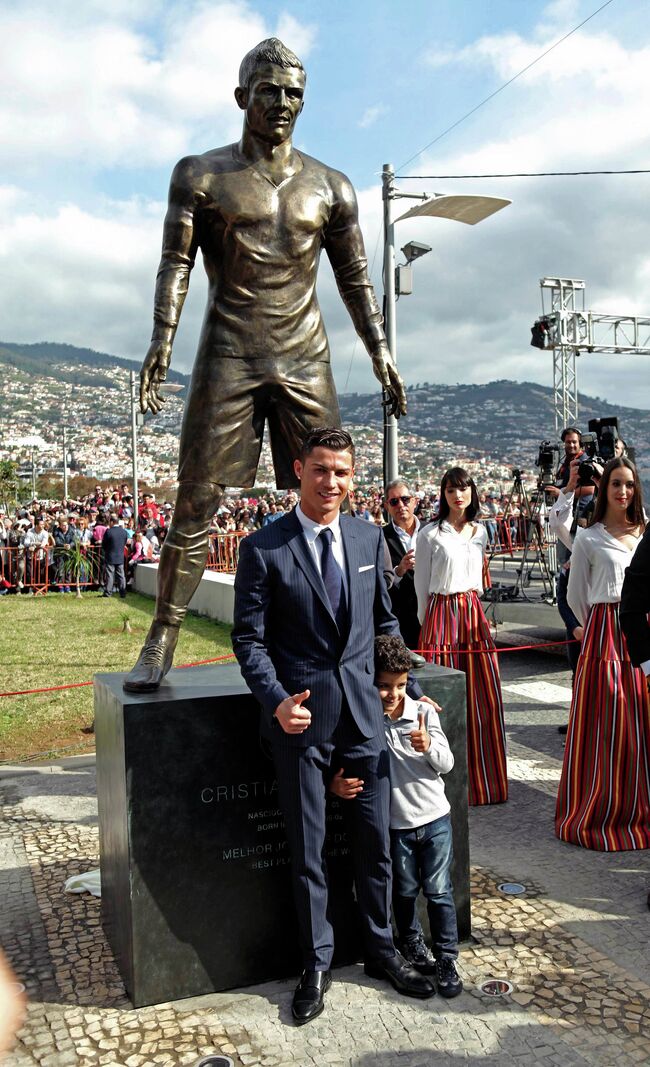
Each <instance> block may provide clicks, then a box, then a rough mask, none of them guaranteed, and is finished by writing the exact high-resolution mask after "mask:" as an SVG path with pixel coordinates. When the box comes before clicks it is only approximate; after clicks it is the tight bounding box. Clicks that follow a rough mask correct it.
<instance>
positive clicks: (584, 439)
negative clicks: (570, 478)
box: [578, 417, 619, 486]
mask: <svg viewBox="0 0 650 1067" xmlns="http://www.w3.org/2000/svg"><path fill="white" fill-rule="evenodd" d="M618 440H619V433H618V419H617V418H615V417H614V418H610V419H590V420H589V433H583V434H581V436H580V447H581V449H582V450H583V452H584V458H583V459H581V461H580V466H579V468H578V470H579V479H578V485H580V486H585V485H589V486H592V485H593V482H592V478H593V476H594V474H595V473H596V469H595V467H594V462H596V463H598V464H600V466H601V467H604V466H605V464H606V463H607V462H608V460H610V459H613V458H614V456H615V455H616V442H617V441H618Z"/></svg>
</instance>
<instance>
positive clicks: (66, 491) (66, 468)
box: [63, 426, 68, 501]
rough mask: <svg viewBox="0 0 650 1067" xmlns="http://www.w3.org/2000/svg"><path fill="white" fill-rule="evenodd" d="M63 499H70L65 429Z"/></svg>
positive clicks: (64, 430)
mask: <svg viewBox="0 0 650 1067" xmlns="http://www.w3.org/2000/svg"><path fill="white" fill-rule="evenodd" d="M63 499H64V500H66V501H67V499H68V431H67V429H66V427H65V426H64V427H63Z"/></svg>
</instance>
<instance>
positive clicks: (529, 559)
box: [488, 470, 555, 603]
mask: <svg viewBox="0 0 650 1067" xmlns="http://www.w3.org/2000/svg"><path fill="white" fill-rule="evenodd" d="M512 475H513V482H512V486H511V488H510V492H509V494H508V499H507V501H506V506H505V508H504V510H503V520H502V521H503V523H504V524H505V523H507V522H508V519H509V518H512V517H513V515H514V513H513V500H514V497H515V495H516V496H518V497H519V500H520V503H521V508H520V515H521V517H522V518H523V519H524V521H525V531H526V536H525V541H524V550H523V554H522V558H521V566H520V567H519V569H518V570H517V578H516V581H515V583H514V585H513V587H512V592H511V593H510V596H511V598H512V599H513V600H514V599H515V598H516V597H518V596H521V597H522V598H523V599H524V600H530V599H531V598H530V597H528V596H527V595H526V593H525V592H524V586H527V585H530V581H531V577H532V573H533V568H534V567H535V566H538V567H539V571H540V575H541V578H542V581H543V583H544V594H545V596H547V597H551V598H552V601H553V603H555V583H554V580H553V576H552V574H551V571H550V569H549V565H548V561H547V558H546V548H545V546H544V540H543V538H542V504H543V502H544V486H543V485H542V483H541V481H540V482H538V484H537V494H536V496H535V499H534V501H533V503H532V507H531V502H530V500H529V497H528V493H527V492H526V487H525V485H524V483H523V482H522V480H521V471H520V470H513V472H512ZM496 548H497V540H496V538H495V541H494V543H493V545H492V549H491V551H490V554H489V556H488V566H489V564H490V563H491V562H492V559H493V557H494V554H495V552H496Z"/></svg>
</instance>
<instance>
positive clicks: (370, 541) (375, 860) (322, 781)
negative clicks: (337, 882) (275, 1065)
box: [232, 513, 419, 970]
mask: <svg viewBox="0 0 650 1067" xmlns="http://www.w3.org/2000/svg"><path fill="white" fill-rule="evenodd" d="M340 522H341V537H342V540H343V545H344V550H345V560H346V569H347V587H348V594H349V595H348V617H349V618H348V621H349V628H348V632H347V633H340V632H339V630H338V628H337V625H336V622H335V621H334V617H333V615H332V610H331V607H330V604H329V601H328V598H327V594H326V592H325V587H324V585H323V582H322V579H321V576H320V574H319V573H318V569H317V567H316V565H315V563H314V560H313V557H312V556H311V554H310V552H309V549H308V548H307V544H306V542H305V538H304V536H303V534H302V529H301V526H300V523H299V521H298V519H297V518H296V516H295V514H294V513H291V514H289V515H287V516H284V517H283V518H282V519H279V520H278V521H277V522H274V523H272V524H271V525H270V526H267V527H265V528H264V529H262V530H259V531H257V532H256V533H254V534H252V535H251V536H250V537H247V538H244V540H243V541H242V544H241V550H240V558H239V566H238V568H237V576H236V578H235V625H234V629H233V634H232V639H233V649H234V652H235V655H236V656H237V659H238V661H239V664H240V666H241V669H242V674H243V676H244V678H245V680H246V682H247V684H248V686H249V688H250V690H251V692H252V693H253V695H254V696H255V697H256V698H257V700H258V701H259V702H260V704H261V706H262V712H263V714H262V730H263V733H264V734H265V736H266V737H267V738H268V739H269V740H270V742H271V746H272V751H273V757H274V760H275V765H276V771H277V776H278V791H279V795H280V803H281V805H282V808H283V811H284V814H285V824H286V829H287V836H288V839H289V847H290V849H291V855H292V875H293V888H294V897H295V903H296V908H297V911H298V921H299V926H300V932H301V940H302V946H303V952H304V961H305V968H306V969H308V970H327V969H328V968H329V965H330V962H331V957H332V950H333V935H332V928H331V924H330V922H329V919H328V918H327V881H326V871H325V864H324V860H323V856H322V852H323V843H324V838H325V794H326V782H327V779H328V777H329V776H330V774H331V773H332V772H336V771H338V770H339V768H340V767H344V768H345V773H346V775H349V776H353V777H356V776H358V777H360V778H363V780H364V783H365V784H364V789H363V792H362V793H361V794H360V795H359V796H358V797H357V798H356V800H355V801H354V802H353V803H350V804H349V805H346V806H345V808H344V811H345V812H346V814H347V816H348V818H349V819H350V834H351V846H352V851H353V859H354V863H355V881H356V886H357V896H358V900H359V905H360V911H361V914H362V921H363V931H362V933H363V935H364V944H365V952H366V957H367V958H368V959H381V958H383V957H388V956H392V955H393V953H394V946H393V938H392V932H391V929H390V917H389V899H390V855H389V849H388V799H389V785H388V768H387V760H386V751H385V740H384V726H383V711H382V706H381V702H380V700H379V696H378V694H377V691H376V689H375V687H374V638H375V635H376V634H380V633H389V634H399V627H398V624H397V620H396V619H395V618H394V616H393V615H392V613H391V610H390V601H389V598H388V594H387V591H386V584H385V581H384V577H383V565H384V564H383V561H384V549H383V538H382V535H381V531H380V530H379V528H378V527H376V526H373V525H371V524H370V523H365V522H359V520H358V519H353V518H350V517H349V516H347V515H341V517H340ZM304 689H309V690H310V694H311V695H310V697H309V700H308V701H306V706H307V707H308V708H309V710H310V711H311V714H312V720H311V725H310V726H309V728H308V729H307V730H305V731H304V733H302V734H287V733H285V732H284V731H283V730H282V728H281V726H280V725H279V723H278V722H277V720H275V719H274V718H273V715H274V712H275V710H276V708H277V707H278V705H279V704H280V703H281V702H282V701H283V700H284V699H285V698H286V697H287V696H291V695H293V694H294V693H299V692H302V691H303V690H304ZM413 689H414V695H419V689H418V687H417V686H415V687H413ZM415 690H417V692H415ZM330 768H331V770H330Z"/></svg>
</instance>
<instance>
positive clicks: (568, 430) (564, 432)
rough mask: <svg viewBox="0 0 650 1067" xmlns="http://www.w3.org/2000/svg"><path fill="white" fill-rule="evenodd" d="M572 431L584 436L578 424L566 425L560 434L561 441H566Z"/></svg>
mask: <svg viewBox="0 0 650 1067" xmlns="http://www.w3.org/2000/svg"><path fill="white" fill-rule="evenodd" d="M570 433H577V435H578V437H582V434H581V433H580V430H579V429H578V427H577V426H565V427H564V429H563V430H562V433H561V434H560V441H566V439H567V437H568V435H569V434H570Z"/></svg>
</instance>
